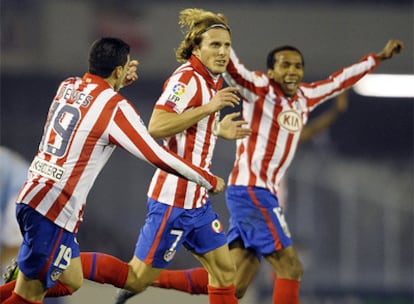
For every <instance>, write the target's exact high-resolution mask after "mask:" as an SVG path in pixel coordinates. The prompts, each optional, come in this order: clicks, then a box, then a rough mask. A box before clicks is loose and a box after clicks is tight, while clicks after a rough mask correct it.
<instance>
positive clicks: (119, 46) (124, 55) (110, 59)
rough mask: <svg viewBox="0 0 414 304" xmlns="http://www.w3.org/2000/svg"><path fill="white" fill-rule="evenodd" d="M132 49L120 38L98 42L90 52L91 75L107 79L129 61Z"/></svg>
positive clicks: (104, 39) (102, 39)
mask: <svg viewBox="0 0 414 304" xmlns="http://www.w3.org/2000/svg"><path fill="white" fill-rule="evenodd" d="M129 50H130V47H129V45H128V44H127V43H125V42H124V41H122V40H121V39H118V38H101V39H99V40H96V41H95V42H94V43H93V44H92V47H91V49H90V52H89V73H91V74H94V75H98V76H101V77H102V78H107V77H109V76H110V75H111V73H112V71H113V70H114V69H115V68H116V67H117V66H124V65H125V64H126V62H127V61H128V55H129Z"/></svg>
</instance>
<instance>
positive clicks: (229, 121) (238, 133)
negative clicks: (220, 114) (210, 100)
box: [217, 112, 252, 139]
mask: <svg viewBox="0 0 414 304" xmlns="http://www.w3.org/2000/svg"><path fill="white" fill-rule="evenodd" d="M238 116H240V112H234V113H231V114H227V115H226V116H224V118H223V119H222V120H221V121H220V122H219V123H218V126H217V136H220V137H222V138H224V139H240V138H244V137H246V136H249V135H250V134H251V133H252V129H247V128H243V126H244V125H246V124H247V121H245V120H234V119H235V118H236V117H238Z"/></svg>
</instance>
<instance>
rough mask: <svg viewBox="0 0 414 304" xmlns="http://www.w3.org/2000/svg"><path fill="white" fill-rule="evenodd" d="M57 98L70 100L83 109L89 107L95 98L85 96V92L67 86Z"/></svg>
mask: <svg viewBox="0 0 414 304" xmlns="http://www.w3.org/2000/svg"><path fill="white" fill-rule="evenodd" d="M57 98H58V99H61V98H63V99H65V100H68V101H70V102H72V103H75V104H79V105H81V106H82V107H85V108H86V107H87V106H89V104H90V102H91V100H92V98H93V97H92V96H91V95H87V94H85V93H84V92H81V91H78V90H74V89H73V88H72V87H71V86H66V85H65V86H63V87H62V89H61V90H60V91H59V93H58V94H57Z"/></svg>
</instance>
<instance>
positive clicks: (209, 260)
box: [193, 244, 238, 304]
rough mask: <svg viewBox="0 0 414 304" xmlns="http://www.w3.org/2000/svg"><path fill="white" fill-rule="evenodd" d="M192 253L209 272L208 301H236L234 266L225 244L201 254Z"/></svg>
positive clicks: (216, 303) (213, 303)
mask: <svg viewBox="0 0 414 304" xmlns="http://www.w3.org/2000/svg"><path fill="white" fill-rule="evenodd" d="M193 255H194V256H195V257H196V258H197V259H198V260H199V261H200V262H201V264H203V266H204V268H205V269H206V270H207V271H208V273H209V280H208V281H209V285H208V295H209V301H210V303H211V304H233V303H238V301H237V298H236V297H235V288H234V278H235V274H236V268H235V265H234V263H233V261H232V260H231V256H230V252H229V248H228V246H227V244H226V245H223V246H221V247H219V248H217V249H214V250H212V251H210V252H207V253H205V254H202V255H201V254H196V253H193Z"/></svg>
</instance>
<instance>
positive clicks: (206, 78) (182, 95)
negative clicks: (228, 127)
mask: <svg viewBox="0 0 414 304" xmlns="http://www.w3.org/2000/svg"><path fill="white" fill-rule="evenodd" d="M222 83H223V79H222V78H221V77H217V78H214V77H213V76H212V75H211V74H210V73H209V72H208V70H207V69H206V68H205V67H204V65H203V64H202V63H201V62H200V61H199V60H198V59H197V58H196V57H194V56H193V57H191V58H190V59H189V60H188V61H187V62H186V63H184V64H183V65H181V66H180V67H178V69H177V70H176V71H175V72H174V73H173V74H172V75H171V76H170V78H169V79H167V81H166V82H165V84H164V88H163V93H162V94H161V96H160V98H159V99H158V101H157V103H156V105H155V108H156V109H162V110H165V111H168V112H176V113H183V112H185V111H187V110H191V109H192V108H196V107H199V106H202V105H204V104H206V103H208V102H209V101H210V100H211V98H212V97H213V96H214V95H215V93H216V92H217V90H219V89H220V88H221V86H222ZM219 114H220V113H219V112H216V113H214V114H212V115H209V116H207V117H205V118H203V119H201V120H200V121H198V122H197V123H196V124H195V125H193V126H192V127H190V128H188V129H187V130H185V131H183V132H181V133H179V134H176V135H174V136H171V137H168V138H164V146H165V147H166V148H167V149H168V150H170V151H174V152H175V153H177V154H178V155H180V156H182V157H183V158H185V159H187V160H189V161H191V162H192V163H193V164H194V165H196V166H199V167H201V168H204V169H206V170H210V168H211V160H212V156H213V150H214V147H215V144H216V141H217V136H215V135H213V126H214V124H215V123H216V122H217V120H218V119H219ZM148 196H149V197H151V198H152V199H154V200H157V201H160V202H162V203H165V204H168V205H172V206H176V207H179V208H185V209H192V208H197V207H200V206H202V205H204V204H205V203H206V200H207V198H208V194H207V191H206V189H205V188H202V187H200V186H199V185H197V184H195V183H193V182H189V181H187V180H185V179H183V178H179V177H177V176H174V175H172V174H169V173H167V172H165V171H163V170H160V169H158V170H156V172H155V174H154V177H153V178H152V181H151V184H150V187H149V190H148Z"/></svg>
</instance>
